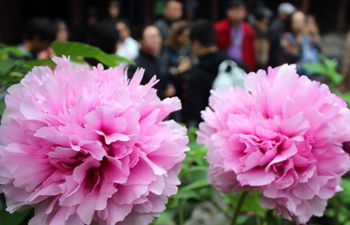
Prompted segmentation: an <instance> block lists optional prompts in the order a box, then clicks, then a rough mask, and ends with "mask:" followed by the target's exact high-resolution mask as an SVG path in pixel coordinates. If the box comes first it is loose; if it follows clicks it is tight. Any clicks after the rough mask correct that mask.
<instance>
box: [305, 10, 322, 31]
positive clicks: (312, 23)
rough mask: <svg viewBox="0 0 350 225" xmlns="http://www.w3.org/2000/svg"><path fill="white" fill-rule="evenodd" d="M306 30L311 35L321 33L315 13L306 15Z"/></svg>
mask: <svg viewBox="0 0 350 225" xmlns="http://www.w3.org/2000/svg"><path fill="white" fill-rule="evenodd" d="M306 30H307V32H308V33H309V34H311V35H318V34H319V29H318V25H317V21H316V18H315V17H314V16H313V15H307V16H306Z"/></svg>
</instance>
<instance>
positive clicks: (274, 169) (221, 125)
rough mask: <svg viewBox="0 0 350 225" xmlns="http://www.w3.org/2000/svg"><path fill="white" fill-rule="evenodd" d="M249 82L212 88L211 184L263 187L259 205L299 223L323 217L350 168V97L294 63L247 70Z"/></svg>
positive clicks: (202, 133)
mask: <svg viewBox="0 0 350 225" xmlns="http://www.w3.org/2000/svg"><path fill="white" fill-rule="evenodd" d="M244 85H245V88H244V89H241V88H231V89H227V90H221V91H220V90H219V91H215V92H213V93H212V96H211V97H210V103H209V107H208V108H207V109H206V110H205V111H203V112H202V117H203V119H204V122H203V123H202V124H200V130H199V132H198V142H199V143H201V144H204V145H205V146H206V147H207V148H208V155H207V160H208V161H209V164H210V168H209V180H210V182H211V183H212V184H213V185H214V186H215V187H217V188H218V189H220V190H222V191H225V192H228V191H234V190H238V189H242V188H244V189H248V190H249V189H250V190H251V189H255V190H260V191H261V204H262V206H264V207H267V208H276V210H277V212H278V213H279V214H280V215H282V216H283V217H285V218H288V219H293V220H295V221H297V222H299V223H306V222H307V221H308V220H309V219H310V218H311V217H312V216H313V215H315V216H322V214H323V212H324V210H325V208H326V205H327V200H328V199H330V198H331V197H332V196H333V195H334V194H335V193H336V192H338V191H340V190H341V187H340V186H339V183H340V180H341V176H342V175H344V174H345V173H346V172H348V170H349V166H350V159H349V155H348V154H347V153H346V152H345V151H344V150H343V143H345V142H347V141H349V140H350V111H349V109H348V108H347V106H346V103H345V102H344V101H343V100H341V99H340V98H338V97H337V96H335V95H334V94H332V93H331V92H330V91H329V89H328V87H327V86H326V85H324V84H320V83H319V82H316V81H310V80H309V79H308V78H307V77H305V76H301V77H300V76H299V75H298V74H297V73H296V68H295V66H294V65H283V66H281V67H279V68H275V69H272V68H269V69H268V71H267V72H265V71H262V70H260V71H258V72H257V73H256V74H255V73H251V74H248V75H247V76H246V77H245V80H244Z"/></svg>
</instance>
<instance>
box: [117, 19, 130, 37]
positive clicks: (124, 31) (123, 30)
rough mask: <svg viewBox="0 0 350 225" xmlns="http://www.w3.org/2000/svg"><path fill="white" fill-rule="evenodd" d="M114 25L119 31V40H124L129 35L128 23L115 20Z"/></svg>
mask: <svg viewBox="0 0 350 225" xmlns="http://www.w3.org/2000/svg"><path fill="white" fill-rule="evenodd" d="M115 27H116V29H117V31H118V33H119V40H120V41H125V40H126V39H127V38H128V37H129V36H130V29H129V26H128V24H127V23H126V22H125V21H119V22H117V23H116V25H115Z"/></svg>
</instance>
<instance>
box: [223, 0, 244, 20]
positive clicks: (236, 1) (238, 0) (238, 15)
mask: <svg viewBox="0 0 350 225" xmlns="http://www.w3.org/2000/svg"><path fill="white" fill-rule="evenodd" d="M246 16H247V9H246V6H245V4H244V2H243V0H231V1H230V2H229V5H228V8H227V10H226V17H227V19H228V20H229V21H230V22H231V24H234V25H237V24H240V23H242V22H243V21H244V19H245V18H246Z"/></svg>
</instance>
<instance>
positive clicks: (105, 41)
mask: <svg viewBox="0 0 350 225" xmlns="http://www.w3.org/2000/svg"><path fill="white" fill-rule="evenodd" d="M115 26H116V23H114V24H113V23H111V22H110V21H101V22H97V23H96V24H95V25H93V26H91V27H90V28H89V33H88V34H89V35H87V36H86V43H87V44H90V45H93V46H96V47H98V48H100V49H101V50H102V51H104V52H106V53H108V54H115V52H116V45H117V43H118V41H119V34H118V31H117V29H116V27H115ZM88 61H89V63H90V64H91V65H97V64H98V61H96V60H93V59H88Z"/></svg>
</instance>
